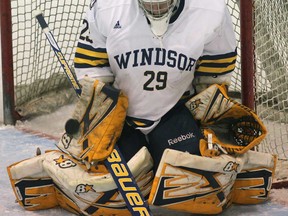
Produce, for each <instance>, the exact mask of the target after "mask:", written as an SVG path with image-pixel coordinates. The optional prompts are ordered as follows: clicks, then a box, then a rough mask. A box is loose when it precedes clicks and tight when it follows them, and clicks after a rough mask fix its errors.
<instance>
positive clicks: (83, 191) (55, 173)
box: [43, 147, 154, 215]
mask: <svg viewBox="0 0 288 216" xmlns="http://www.w3.org/2000/svg"><path fill="white" fill-rule="evenodd" d="M127 164H128V166H129V168H130V170H131V172H132V174H133V176H134V177H135V180H136V182H137V184H138V186H139V188H140V190H141V192H142V195H143V197H146V196H148V194H149V192H150V189H151V185H152V181H153V177H154V175H153V173H152V167H153V165H152V158H151V156H150V154H149V152H148V150H147V148H146V147H143V148H142V149H140V150H139V151H138V152H137V153H136V155H135V156H134V157H132V158H131V159H130V160H129V162H128V163H127ZM43 167H44V169H45V171H46V172H47V173H48V174H49V176H51V178H52V179H53V181H54V183H55V185H56V186H57V195H59V196H60V197H61V200H62V202H61V203H62V204H61V206H62V207H63V208H66V209H67V206H69V207H71V205H67V201H68V202H70V203H75V206H78V207H79V209H80V210H81V212H82V213H84V214H88V215H129V214H130V213H129V211H128V209H127V207H126V204H125V202H124V200H123V198H122V196H121V194H120V192H119V191H118V189H117V186H116V184H115V182H114V180H113V178H112V176H111V174H110V173H107V172H106V173H105V172H104V173H99V172H98V173H97V172H96V173H95V172H90V171H89V170H87V169H86V166H84V165H82V164H80V163H79V162H78V161H77V160H74V159H73V158H72V157H70V156H69V155H65V154H63V153H61V152H56V151H55V152H54V154H50V155H49V156H47V157H46V160H45V161H44V162H43ZM119 169H121V168H119ZM118 172H120V171H119V170H118ZM127 182H128V183H127ZM127 182H122V183H123V184H124V186H125V187H129V181H127ZM131 199H132V198H131ZM59 203H60V202H59ZM65 206H66V207H65ZM67 210H68V209H67ZM70 211H71V208H70Z"/></svg>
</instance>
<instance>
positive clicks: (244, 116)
mask: <svg viewBox="0 0 288 216" xmlns="http://www.w3.org/2000/svg"><path fill="white" fill-rule="evenodd" d="M186 107H187V108H188V109H189V110H190V112H191V113H192V115H193V116H194V118H195V119H196V120H199V121H200V123H201V128H202V129H203V133H204V137H205V142H202V143H200V150H201V153H202V155H203V154H204V155H205V156H214V155H217V154H219V152H218V150H221V149H222V151H224V153H230V154H234V153H239V154H243V153H245V152H247V151H248V150H249V149H252V148H253V147H254V146H256V145H258V144H259V143H260V142H261V141H262V140H263V139H264V137H265V136H266V134H267V130H266V128H265V126H264V125H263V123H262V121H261V120H260V119H259V117H258V116H257V115H256V114H255V113H254V112H253V111H252V110H250V109H249V108H248V107H245V106H244V105H242V104H239V103H238V102H236V101H234V100H232V99H230V98H229V97H228V95H227V94H226V90H225V88H224V87H222V86H220V85H217V84H214V85H212V86H210V87H209V88H207V89H206V90H204V91H202V92H201V93H199V94H197V95H196V96H194V97H193V98H191V99H190V100H189V101H188V102H186ZM208 135H209V136H212V137H211V138H212V139H210V141H209V140H208ZM215 146H216V147H217V148H216V150H215V148H214V147H215ZM211 150H212V151H211Z"/></svg>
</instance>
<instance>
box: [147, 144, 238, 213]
mask: <svg viewBox="0 0 288 216" xmlns="http://www.w3.org/2000/svg"><path fill="white" fill-rule="evenodd" d="M242 167H243V161H242V159H241V158H234V157H232V156H229V155H221V156H219V157H213V158H208V157H201V156H197V155H191V154H189V153H187V152H180V151H177V150H172V149H167V150H165V152H164V154H163V156H162V159H161V162H160V165H159V167H158V170H157V172H156V175H155V179H154V182H153V185H152V189H151V193H150V196H149V203H150V204H153V205H155V206H161V207H165V208H169V209H172V210H176V211H177V210H178V211H185V212H189V213H193V214H218V213H220V212H222V211H223V210H224V209H225V208H227V207H228V206H230V204H231V201H232V189H233V184H234V181H235V179H236V175H237V173H238V172H240V170H241V169H242Z"/></svg>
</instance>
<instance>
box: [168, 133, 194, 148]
mask: <svg viewBox="0 0 288 216" xmlns="http://www.w3.org/2000/svg"><path fill="white" fill-rule="evenodd" d="M194 137H195V135H194V133H191V132H190V133H188V134H186V135H180V136H179V137H177V138H173V139H169V140H168V144H169V145H170V146H171V145H174V144H177V143H179V142H182V141H184V140H188V139H192V138H194Z"/></svg>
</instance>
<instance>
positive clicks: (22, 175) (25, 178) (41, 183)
mask: <svg viewBox="0 0 288 216" xmlns="http://www.w3.org/2000/svg"><path fill="white" fill-rule="evenodd" d="M43 160H44V156H43V155H41V156H37V157H34V158H32V159H28V160H24V161H20V162H17V163H14V164H12V165H10V166H9V167H7V172H8V176H9V179H10V183H11V186H12V189H13V191H14V194H15V196H16V200H17V202H18V203H19V205H20V206H22V207H23V208H24V209H26V210H29V211H34V210H41V209H48V208H53V207H55V206H57V205H58V201H57V198H56V193H55V189H54V183H53V181H52V179H51V178H50V177H49V176H48V175H47V173H46V172H45V171H44V169H43V167H42V162H43Z"/></svg>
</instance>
